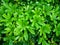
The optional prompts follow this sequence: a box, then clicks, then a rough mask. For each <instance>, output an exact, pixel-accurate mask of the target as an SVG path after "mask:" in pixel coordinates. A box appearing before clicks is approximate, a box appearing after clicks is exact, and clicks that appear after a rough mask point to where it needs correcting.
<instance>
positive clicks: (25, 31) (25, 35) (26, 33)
mask: <svg viewBox="0 0 60 45" xmlns="http://www.w3.org/2000/svg"><path fill="white" fill-rule="evenodd" d="M24 38H25V40H26V41H27V40H28V32H27V30H24Z"/></svg>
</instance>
